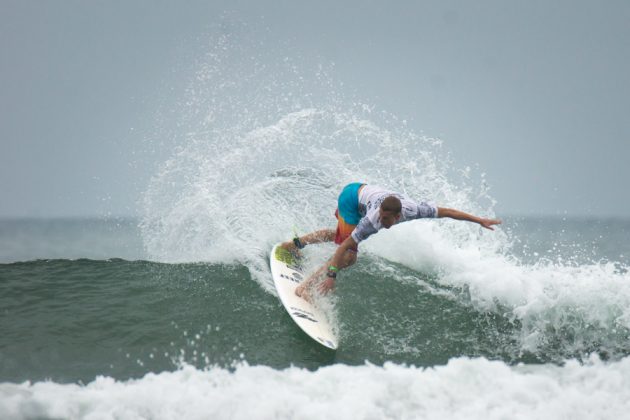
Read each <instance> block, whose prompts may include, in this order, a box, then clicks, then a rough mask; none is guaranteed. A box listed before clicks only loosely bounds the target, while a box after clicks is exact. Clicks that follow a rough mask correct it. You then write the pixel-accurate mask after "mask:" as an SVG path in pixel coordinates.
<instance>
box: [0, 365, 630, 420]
mask: <svg viewBox="0 0 630 420" xmlns="http://www.w3.org/2000/svg"><path fill="white" fill-rule="evenodd" d="M629 378H630V358H625V359H622V360H620V361H618V362H613V363H604V362H601V361H600V360H599V359H597V358H596V357H593V358H591V359H590V360H589V362H588V363H586V364H584V365H582V364H580V363H577V362H575V361H568V362H566V363H565V364H564V366H561V367H560V366H553V365H529V366H523V365H520V366H514V367H510V366H508V365H506V364H504V363H502V362H499V361H489V360H486V359H468V358H457V359H451V360H450V361H449V363H448V364H447V365H445V366H438V367H434V368H417V367H413V366H404V365H396V364H393V363H387V364H385V365H384V366H383V367H379V366H374V365H363V366H355V367H351V366H346V365H334V366H329V367H324V368H320V369H318V370H317V371H314V372H311V371H308V370H305V369H300V368H296V367H292V368H287V369H283V370H276V369H272V368H270V367H266V366H248V365H246V364H240V365H237V366H235V367H234V368H232V369H223V368H210V369H207V370H197V369H195V368H193V367H191V366H184V367H183V368H182V369H180V370H177V371H175V372H162V373H150V374H147V375H145V376H144V377H142V378H140V379H133V380H127V381H116V380H114V379H112V378H109V377H98V378H96V379H95V380H94V381H93V382H90V383H88V384H86V385H78V384H59V383H54V382H37V383H30V382H25V383H22V384H11V383H4V384H0V417H2V418H11V419H28V418H69V419H81V418H99V419H110V418H111V419H113V418H116V419H139V418H152V419H172V418H187V419H206V418H232V419H250V418H260V419H272V418H273V419H295V418H301V419H320V418H329V419H348V418H353V419H375V418H379V419H405V418H432V419H434V418H435V419H440V418H467V419H484V420H485V419H504V418H511V419H531V418H536V419H558V418H572V419H592V418H598V419H618V418H623V417H624V416H625V415H626V414H627V412H628V410H630V379H629Z"/></svg>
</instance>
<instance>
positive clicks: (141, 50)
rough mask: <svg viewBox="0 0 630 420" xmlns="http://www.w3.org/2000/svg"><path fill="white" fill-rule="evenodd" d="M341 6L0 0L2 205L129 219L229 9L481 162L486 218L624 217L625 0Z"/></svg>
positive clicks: (627, 130) (461, 156)
mask: <svg viewBox="0 0 630 420" xmlns="http://www.w3.org/2000/svg"><path fill="white" fill-rule="evenodd" d="M338 3H342V2H332V1H331V2H301V1H251V2H244V1H236V2H234V1H230V2H228V1H225V2H222V1H213V2H185V3H181V4H179V3H176V2H153V1H112V2H105V1H58V2H53V1H13V0H11V1H7V0H3V1H2V3H1V6H0V7H1V10H2V12H1V13H0V53H1V57H2V58H1V60H0V142H1V149H0V180H1V181H0V216H2V217H6V216H44V217H46V216H76V215H105V214H114V215H125V214H126V215H133V214H134V213H135V209H136V202H137V200H138V198H139V195H140V194H141V193H142V191H143V188H144V186H145V185H146V183H147V181H148V178H149V176H151V174H152V171H153V170H154V168H155V166H154V165H155V163H156V162H159V161H160V160H161V159H163V158H164V156H165V154H168V150H164V148H160V147H158V146H157V145H156V146H155V152H154V153H149V154H146V155H144V156H143V157H142V158H138V157H137V156H134V155H132V152H134V153H135V151H137V150H140V149H142V148H145V149H146V148H147V147H150V145H149V146H147V144H146V139H147V138H148V137H150V135H149V133H150V132H151V130H152V125H153V124H155V123H156V121H155V115H156V112H158V111H159V109H161V108H164V107H168V101H169V100H171V99H173V100H174V98H176V97H177V96H178V95H179V92H180V91H181V90H182V89H183V87H184V85H185V82H186V81H185V80H183V75H186V74H187V73H186V70H188V69H192V68H193V67H194V60H195V56H196V55H197V54H203V53H204V52H205V51H204V50H203V49H202V48H200V45H202V44H203V40H204V39H207V38H208V37H209V36H210V35H211V33H212V31H213V30H216V28H217V27H218V26H220V25H219V24H220V23H221V21H222V19H224V18H222V17H221V16H222V14H223V13H224V12H226V11H227V12H229V13H228V16H231V17H232V18H237V19H239V20H240V21H242V22H245V23H247V25H249V27H251V28H252V33H255V32H256V30H258V29H257V28H258V27H259V28H260V30H261V31H265V33H266V37H267V42H270V43H274V41H276V42H275V43H274V45H275V44H276V43H277V44H282V45H290V46H291V48H290V49H289V51H294V52H295V51H297V52H299V54H301V55H303V56H308V57H321V60H324V61H328V62H334V63H335V70H334V74H333V77H334V78H335V80H336V81H338V82H343V83H344V86H345V88H346V89H348V92H352V93H353V94H354V95H355V96H359V97H360V98H361V99H362V100H363V101H364V102H366V103H370V104H373V105H375V106H377V107H378V108H381V109H385V110H388V111H390V112H392V113H393V114H396V115H398V116H399V117H401V118H406V119H408V120H409V121H410V125H411V127H412V129H414V130H415V131H417V132H423V133H424V134H426V135H428V136H434V137H435V136H439V137H440V138H442V139H443V140H444V141H445V143H446V148H447V149H449V150H450V151H451V152H452V154H453V156H454V158H455V159H456V161H457V163H458V164H460V165H461V166H462V167H463V166H468V165H469V166H474V165H475V164H478V166H479V168H480V170H481V171H483V172H486V174H487V175H486V179H487V181H488V182H489V184H490V185H491V186H492V189H491V195H492V196H493V197H494V198H495V199H497V201H498V205H497V208H496V210H497V212H498V213H499V214H501V213H505V214H513V213H517V214H531V213H536V214H540V213H542V214H564V213H565V212H566V213H567V214H569V215H592V216H598V215H607V216H608V215H613V216H628V215H630V197H629V195H628V194H627V193H626V188H625V187H626V185H625V184H626V182H625V181H626V180H627V179H629V178H630V169H629V165H628V164H627V160H628V157H630V118H628V117H627V114H628V111H629V110H630V24H629V22H630V2H627V1H604V2H593V1H551V2H550V1H520V2H517V1H476V2H472V1H440V2H437V1H435V2H395V3H394V2H384V1H383V2H365V1H346V2H343V4H341V5H339V4H338ZM213 28H215V29H213ZM226 30H229V29H226ZM169 92H172V97H169Z"/></svg>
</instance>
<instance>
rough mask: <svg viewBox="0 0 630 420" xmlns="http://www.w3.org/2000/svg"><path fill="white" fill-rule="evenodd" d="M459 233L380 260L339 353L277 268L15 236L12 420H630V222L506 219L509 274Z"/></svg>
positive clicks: (3, 326) (5, 369)
mask: <svg viewBox="0 0 630 420" xmlns="http://www.w3.org/2000/svg"><path fill="white" fill-rule="evenodd" d="M454 223H456V222H452V221H442V220H440V221H436V220H420V221H414V222H411V223H408V224H407V226H404V225H399V226H397V227H396V228H394V229H392V230H391V231H388V232H382V233H379V235H376V236H375V237H373V238H371V239H370V242H369V243H368V242H366V244H365V246H364V248H366V250H363V249H362V250H361V254H360V258H359V262H358V263H357V264H356V266H355V267H353V268H351V269H349V270H347V271H345V272H343V274H342V275H340V278H339V281H338V287H337V290H336V293H335V295H334V297H331V298H329V299H330V300H331V301H332V305H331V308H332V311H333V312H334V313H333V314H332V315H331V316H334V320H335V323H336V328H337V333H338V335H339V339H340V347H339V349H338V350H337V351H331V350H328V349H326V348H324V347H322V346H320V345H319V344H317V343H316V342H314V341H313V340H311V339H310V338H309V337H307V336H306V335H305V334H304V333H302V332H301V331H300V330H299V329H298V328H297V327H296V326H295V325H294V324H293V322H292V320H291V319H290V317H289V316H288V314H287V313H286V312H285V311H284V308H283V307H282V305H281V304H280V302H279V300H278V298H277V297H276V296H275V295H274V292H273V290H272V288H271V286H270V285H271V279H270V278H269V273H268V272H266V273H265V269H264V267H263V268H262V269H261V268H260V267H258V266H256V265H253V264H249V265H248V263H243V262H234V261H229V262H228V261H226V262H204V261H190V262H160V261H156V260H154V259H152V258H151V255H150V252H148V251H147V249H146V248H145V247H144V246H143V241H142V229H141V228H140V226H139V225H140V221H138V220H132V219H123V220H107V219H65V220H3V221H1V222H0V249H1V250H2V251H1V252H2V254H1V255H0V259H1V264H0V316H1V322H0V418H172V417H183V418H322V417H324V416H325V417H332V418H442V417H444V418H449V417H450V418H462V417H466V418H482V417H489V418H568V417H575V418H623V415H625V414H627V412H626V411H625V410H627V409H628V408H629V407H628V404H630V403H629V401H630V357H629V356H630V337H629V334H630V279H629V275H628V272H627V267H628V256H627V253H628V252H627V251H628V250H629V247H630V241H629V240H628V237H630V235H629V234H630V221H628V220H614V219H609V220H606V219H567V218H532V217H529V218H528V217H505V218H504V225H503V229H506V230H509V231H510V235H511V237H513V238H518V246H514V247H513V248H512V249H511V250H510V252H509V253H506V254H500V253H497V254H494V255H482V254H483V253H482V252H481V251H480V250H479V248H478V247H477V248H474V249H471V248H466V247H461V248H459V249H457V248H455V249H449V247H448V246H446V245H445V244H444V243H443V242H440V241H441V240H443V238H442V239H440V234H439V232H440V230H441V229H443V228H444V226H447V225H451V226H452V225H453V224H454ZM492 234H493V232H480V235H484V236H489V235H492ZM409 236H416V237H418V238H420V237H422V238H426V239H423V240H421V241H419V243H417V244H414V243H413V241H408V240H407V241H405V239H404V238H405V237H409ZM278 239H280V238H278ZM272 242H273V241H271V240H270V242H269V244H270V245H271V243H272ZM312 248H316V249H313V250H312V251H310V252H307V255H308V256H310V258H311V259H312V260H314V261H315V262H313V264H315V263H316V262H317V261H319V260H320V259H321V258H323V257H324V256H325V255H328V254H329V253H330V252H331V251H332V247H331V246H330V245H321V246H313V247H312ZM234 251H236V252H238V250H234ZM307 251H308V248H307ZM624 253H625V254H624ZM266 258H267V254H266V253H265V251H264V250H263V251H262V253H261V259H266ZM261 264H262V265H264V264H263V263H262V262H261ZM259 270H262V271H263V273H260V272H259Z"/></svg>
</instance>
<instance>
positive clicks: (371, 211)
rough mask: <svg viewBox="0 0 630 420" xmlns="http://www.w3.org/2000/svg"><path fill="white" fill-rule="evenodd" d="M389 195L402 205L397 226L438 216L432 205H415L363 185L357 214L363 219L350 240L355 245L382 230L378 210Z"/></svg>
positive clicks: (407, 198) (404, 199)
mask: <svg viewBox="0 0 630 420" xmlns="http://www.w3.org/2000/svg"><path fill="white" fill-rule="evenodd" d="M390 195H393V196H395V197H397V198H398V199H399V200H400V202H401V204H402V211H401V215H400V219H399V220H398V222H396V223H397V224H398V223H402V222H406V221H409V220H413V219H421V218H432V217H437V216H438V209H437V206H436V205H435V204H434V203H431V202H426V201H421V202H419V203H416V202H415V201H413V200H411V199H410V198H409V197H407V196H405V195H403V194H400V193H397V192H394V191H388V190H385V189H383V188H381V187H377V186H373V185H365V186H364V187H363V189H362V190H361V193H360V194H359V214H360V215H361V216H363V217H362V218H361V220H359V224H358V225H357V227H356V228H354V231H353V232H352V239H354V240H355V241H356V242H357V243H359V242H361V241H364V240H366V239H367V238H368V237H369V236H370V235H373V234H375V233H376V232H378V231H379V230H380V229H382V228H383V225H382V224H381V220H380V215H379V211H378V210H379V208H380V207H381V203H382V202H383V200H384V199H385V198H387V197H389V196H390Z"/></svg>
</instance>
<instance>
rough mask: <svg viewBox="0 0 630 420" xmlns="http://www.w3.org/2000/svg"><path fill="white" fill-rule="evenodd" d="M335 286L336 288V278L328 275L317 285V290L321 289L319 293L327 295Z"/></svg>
mask: <svg viewBox="0 0 630 420" xmlns="http://www.w3.org/2000/svg"><path fill="white" fill-rule="evenodd" d="M334 288H335V279H334V278H332V277H328V276H326V278H325V279H324V281H323V282H321V283H320V284H319V286H317V290H319V293H321V294H322V295H325V294H326V293H328V292H330V291H331V290H332V289H334Z"/></svg>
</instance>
